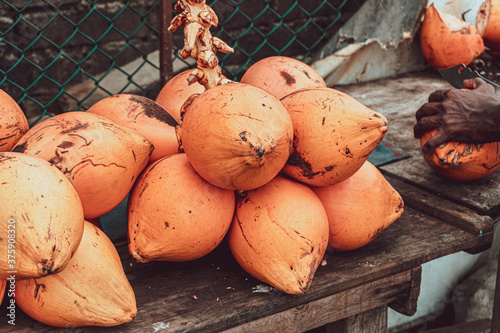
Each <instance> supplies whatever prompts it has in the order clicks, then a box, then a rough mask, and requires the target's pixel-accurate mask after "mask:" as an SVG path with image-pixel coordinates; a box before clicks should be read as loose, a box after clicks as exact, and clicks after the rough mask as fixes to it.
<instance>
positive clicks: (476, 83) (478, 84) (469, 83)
mask: <svg viewBox="0 0 500 333" xmlns="http://www.w3.org/2000/svg"><path fill="white" fill-rule="evenodd" d="M464 86H465V87H466V88H468V89H472V90H474V89H481V90H485V91H487V92H488V93H492V94H494V93H495V88H494V87H493V86H492V85H491V84H489V83H487V82H486V81H484V80H483V79H481V78H479V77H475V78H473V79H467V80H464Z"/></svg>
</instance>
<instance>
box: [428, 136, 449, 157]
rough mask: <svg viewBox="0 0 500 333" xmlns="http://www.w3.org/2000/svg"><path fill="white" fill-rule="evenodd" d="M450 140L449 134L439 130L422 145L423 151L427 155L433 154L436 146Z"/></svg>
mask: <svg viewBox="0 0 500 333" xmlns="http://www.w3.org/2000/svg"><path fill="white" fill-rule="evenodd" d="M446 141H448V135H447V134H446V133H445V132H444V131H439V132H438V133H437V134H436V135H434V136H433V137H431V138H430V139H429V140H427V142H426V143H424V145H423V146H422V152H423V153H424V154H427V155H431V154H432V153H433V152H434V150H436V147H438V146H439V145H441V144H442V143H445V142H446Z"/></svg>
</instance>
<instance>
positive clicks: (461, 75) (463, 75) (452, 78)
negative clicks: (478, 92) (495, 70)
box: [439, 64, 500, 97]
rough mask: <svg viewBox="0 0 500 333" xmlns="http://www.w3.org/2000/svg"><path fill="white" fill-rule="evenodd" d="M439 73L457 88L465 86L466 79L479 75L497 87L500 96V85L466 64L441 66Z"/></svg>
mask: <svg viewBox="0 0 500 333" xmlns="http://www.w3.org/2000/svg"><path fill="white" fill-rule="evenodd" d="M439 73H440V74H441V76H442V77H443V78H445V79H446V81H448V82H449V83H450V84H451V85H452V86H453V87H455V88H457V89H464V88H465V86H464V83H463V81H464V80H465V79H472V78H475V77H479V78H481V79H483V80H484V81H486V82H487V83H489V84H491V85H492V86H493V87H495V93H496V94H497V96H499V97H500V85H498V84H496V83H495V82H492V81H490V80H488V79H486V78H484V77H483V76H481V74H479V73H478V72H477V71H475V70H472V69H470V68H469V67H467V66H465V65H464V64H460V65H457V66H455V67H450V68H441V69H439Z"/></svg>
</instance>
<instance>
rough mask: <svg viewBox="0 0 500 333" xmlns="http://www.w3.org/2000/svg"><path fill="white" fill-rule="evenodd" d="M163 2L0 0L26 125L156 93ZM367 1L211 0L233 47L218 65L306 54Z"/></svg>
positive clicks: (233, 68) (8, 82)
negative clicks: (116, 97) (125, 96)
mask: <svg viewBox="0 0 500 333" xmlns="http://www.w3.org/2000/svg"><path fill="white" fill-rule="evenodd" d="M161 1H164V0H129V1H117V0H0V59H1V61H0V89H2V90H4V91H6V92H7V93H8V94H9V95H11V96H12V97H13V98H14V99H15V100H16V101H17V102H18V103H19V104H20V105H21V107H22V108H23V110H24V111H25V113H26V115H27V117H28V119H29V121H30V123H31V124H33V123H35V122H37V121H39V120H40V119H42V118H43V116H45V115H52V114H57V113H61V112H66V111H76V110H85V109H87V108H88V107H89V106H90V105H92V104H93V103H95V102H97V101H98V100H100V99H102V98H105V97H107V96H110V95H113V94H118V93H134V94H140V95H144V96H147V97H149V98H152V99H155V98H156V95H157V93H158V92H159V89H160V88H161V87H160V76H159V70H160V68H159V58H160V56H161V52H169V51H168V50H161V51H160V50H159V45H160V40H159V38H160V30H161V29H160V26H159V21H160V20H159V15H158V7H159V5H161ZM175 2H176V0H172V5H173V4H175ZM363 2H364V0H329V1H328V0H308V1H306V0H303V1H299V0H246V1H245V0H240V1H235V0H207V3H208V4H209V5H211V6H212V8H214V10H215V11H216V13H217V15H218V16H219V21H220V25H219V27H217V28H214V29H213V30H212V33H213V35H216V36H218V37H220V38H221V39H223V40H224V41H225V42H226V43H227V44H229V45H230V46H232V47H234V48H235V53H233V54H227V55H219V56H220V61H221V67H222V69H223V71H224V74H225V75H226V76H227V77H229V78H232V79H234V80H238V79H239V78H241V76H242V75H243V73H244V71H245V70H246V68H248V67H249V66H250V65H251V64H253V63H254V62H256V61H258V60H260V59H262V58H264V57H268V56H273V55H285V56H291V57H296V58H298V59H300V60H302V61H305V62H307V61H308V59H310V58H311V56H313V54H314V52H316V51H319V48H320V47H321V46H322V45H323V44H324V43H325V42H326V41H327V40H328V39H329V37H330V36H332V35H333V34H334V33H335V32H336V31H337V30H338V29H339V28H340V27H341V26H342V25H343V23H344V22H345V21H346V20H347V19H349V17H350V16H351V15H352V14H354V13H355V12H356V10H357V9H359V7H360V6H361V5H362V4H363ZM173 15H174V14H173ZM172 38H173V42H172V43H173V70H174V72H178V71H180V70H181V69H185V68H186V67H193V66H194V63H193V62H190V61H189V60H187V61H184V60H183V59H182V58H180V57H178V56H177V50H178V49H179V48H181V47H182V45H183V34H182V31H178V32H176V33H175V34H173V36H172Z"/></svg>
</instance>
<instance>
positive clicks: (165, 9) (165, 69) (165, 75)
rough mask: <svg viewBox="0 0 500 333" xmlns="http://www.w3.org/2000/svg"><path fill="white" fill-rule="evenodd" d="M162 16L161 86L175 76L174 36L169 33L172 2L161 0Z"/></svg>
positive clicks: (160, 13)
mask: <svg viewBox="0 0 500 333" xmlns="http://www.w3.org/2000/svg"><path fill="white" fill-rule="evenodd" d="M158 7H159V8H158V9H159V11H158V12H159V15H160V29H159V30H160V84H161V87H163V86H164V85H165V83H167V82H168V80H170V79H171V78H172V76H173V72H174V68H173V63H172V52H173V43H172V34H171V33H169V32H168V30H167V29H168V26H169V25H170V21H172V0H160V3H159V5H158Z"/></svg>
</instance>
